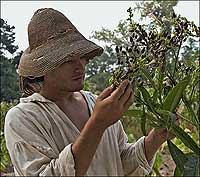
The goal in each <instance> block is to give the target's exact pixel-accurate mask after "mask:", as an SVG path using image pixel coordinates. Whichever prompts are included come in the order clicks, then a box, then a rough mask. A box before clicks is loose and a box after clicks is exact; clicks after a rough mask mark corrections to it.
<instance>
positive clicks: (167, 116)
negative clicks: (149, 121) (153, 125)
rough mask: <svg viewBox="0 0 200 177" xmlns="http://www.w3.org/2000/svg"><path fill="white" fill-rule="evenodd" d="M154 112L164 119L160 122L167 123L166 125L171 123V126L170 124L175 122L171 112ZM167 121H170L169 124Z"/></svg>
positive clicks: (174, 116)
mask: <svg viewBox="0 0 200 177" xmlns="http://www.w3.org/2000/svg"><path fill="white" fill-rule="evenodd" d="M156 112H157V113H159V115H160V116H161V117H162V118H164V119H162V120H164V121H165V122H168V123H170V122H171V123H170V124H172V123H173V122H175V120H176V115H175V114H173V113H171V112H169V111H166V110H160V109H158V110H156ZM169 121H170V122H169Z"/></svg>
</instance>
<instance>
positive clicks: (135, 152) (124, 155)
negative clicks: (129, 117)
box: [118, 122, 154, 176]
mask: <svg viewBox="0 0 200 177" xmlns="http://www.w3.org/2000/svg"><path fill="white" fill-rule="evenodd" d="M118 126H119V137H118V140H119V149H120V154H121V160H122V165H123V169H124V174H125V176H144V175H146V174H148V173H150V172H151V170H152V166H153V163H154V158H153V159H152V161H151V163H149V162H148V161H147V159H146V156H145V148H144V138H145V137H144V136H143V137H141V138H140V139H139V140H138V141H136V142H135V143H128V138H127V135H126V133H125V132H124V130H123V127H122V124H121V122H119V124H118Z"/></svg>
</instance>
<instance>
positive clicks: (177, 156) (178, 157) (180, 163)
mask: <svg viewBox="0 0 200 177" xmlns="http://www.w3.org/2000/svg"><path fill="white" fill-rule="evenodd" d="M167 144H168V147H169V151H170V153H171V155H172V158H173V160H174V162H175V163H176V166H177V167H178V168H179V169H180V170H181V171H182V170H183V169H184V165H185V163H186V161H187V157H186V155H185V154H184V153H183V152H182V151H181V150H180V149H179V148H178V147H177V146H176V145H175V144H173V143H172V142H171V141H170V140H169V139H168V140H167Z"/></svg>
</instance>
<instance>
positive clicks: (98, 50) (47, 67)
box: [19, 33, 103, 77]
mask: <svg viewBox="0 0 200 177" xmlns="http://www.w3.org/2000/svg"><path fill="white" fill-rule="evenodd" d="M102 53H103V48H102V47H100V46H98V45H96V44H95V43H93V42H91V41H89V40H87V39H85V38H84V37H83V36H82V35H81V34H80V33H74V34H72V35H64V36H63V37H60V38H57V39H53V40H50V41H47V42H46V43H45V44H44V45H41V46H39V47H37V48H36V49H34V50H30V48H27V49H26V50H25V51H24V53H23V55H22V57H21V59H20V64H19V75H20V76H24V77H28V76H34V77H40V76H44V75H45V74H46V73H47V72H49V71H52V70H54V69H56V68H57V67H58V66H60V65H61V64H63V63H64V62H65V61H68V60H72V59H75V57H74V56H77V55H78V56H80V57H83V56H84V57H88V58H89V59H92V58H94V57H95V56H100V55H101V54H102Z"/></svg>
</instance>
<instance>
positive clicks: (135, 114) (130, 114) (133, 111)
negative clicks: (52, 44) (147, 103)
mask: <svg viewBox="0 0 200 177" xmlns="http://www.w3.org/2000/svg"><path fill="white" fill-rule="evenodd" d="M142 114H143V111H142V110H138V109H130V110H128V111H126V112H125V113H124V116H127V117H136V118H141V117H142Z"/></svg>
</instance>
